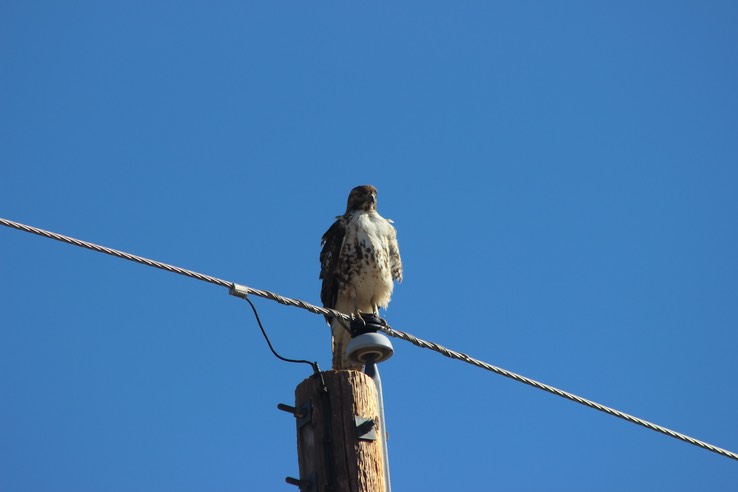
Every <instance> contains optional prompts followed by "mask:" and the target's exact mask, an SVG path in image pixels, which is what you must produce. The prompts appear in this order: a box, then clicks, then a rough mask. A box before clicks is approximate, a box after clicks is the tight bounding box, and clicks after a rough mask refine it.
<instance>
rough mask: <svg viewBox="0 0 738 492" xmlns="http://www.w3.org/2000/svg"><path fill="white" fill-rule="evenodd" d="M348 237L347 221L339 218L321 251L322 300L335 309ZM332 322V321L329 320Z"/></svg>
mask: <svg viewBox="0 0 738 492" xmlns="http://www.w3.org/2000/svg"><path fill="white" fill-rule="evenodd" d="M345 236H346V220H345V219H344V218H343V217H338V218H337V219H336V221H335V222H334V223H333V225H332V226H331V227H330V228H329V229H328V230H327V231H326V232H325V234H323V239H322V240H321V243H320V245H321V248H322V249H321V251H320V278H321V279H322V280H323V287H322V288H321V290H320V300H321V301H323V306H324V307H327V308H331V309H333V308H335V307H336V300H337V298H338V289H339V287H340V284H339V283H340V277H339V275H340V259H339V258H340V256H341V248H342V247H343V240H344V238H345ZM328 321H329V322H330V320H328Z"/></svg>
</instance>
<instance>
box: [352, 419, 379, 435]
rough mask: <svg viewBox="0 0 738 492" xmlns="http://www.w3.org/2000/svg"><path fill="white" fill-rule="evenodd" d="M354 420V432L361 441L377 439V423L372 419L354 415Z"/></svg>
mask: <svg viewBox="0 0 738 492" xmlns="http://www.w3.org/2000/svg"><path fill="white" fill-rule="evenodd" d="M354 422H356V432H357V433H358V435H359V439H361V440H362V441H376V440H377V430H376V429H377V423H376V422H375V421H374V419H368V418H366V417H358V416H355V417H354Z"/></svg>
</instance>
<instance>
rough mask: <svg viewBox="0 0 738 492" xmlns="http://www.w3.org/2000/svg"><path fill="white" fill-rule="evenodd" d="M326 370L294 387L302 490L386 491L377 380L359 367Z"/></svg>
mask: <svg viewBox="0 0 738 492" xmlns="http://www.w3.org/2000/svg"><path fill="white" fill-rule="evenodd" d="M321 376H322V378H321V377H319V376H317V375H315V376H311V377H310V378H308V379H306V380H305V381H303V382H302V383H300V385H299V386H297V388H296V390H295V407H296V408H297V409H298V411H299V412H300V415H301V416H298V418H297V419H296V420H297V455H298V461H299V465H300V480H301V483H302V485H300V490H301V491H308V490H311V491H313V492H314V491H320V492H322V491H333V492H344V491H345V492H381V491H384V490H385V483H384V465H383V462H384V461H383V460H384V458H383V452H382V441H381V440H380V439H381V437H380V432H382V431H381V430H380V428H379V426H378V424H379V423H380V421H379V407H378V405H377V392H376V388H375V385H374V382H373V381H372V379H371V378H370V377H369V376H367V375H366V374H363V373H361V372H359V371H325V372H322V373H321ZM321 379H322V380H321ZM323 382H325V389H326V390H327V391H324V388H323ZM356 417H359V419H358V420H357V418H356ZM357 423H358V427H357ZM372 431H374V432H372ZM310 481H312V482H313V485H312V489H309V488H308V487H309V486H308V485H307V483H308V482H310Z"/></svg>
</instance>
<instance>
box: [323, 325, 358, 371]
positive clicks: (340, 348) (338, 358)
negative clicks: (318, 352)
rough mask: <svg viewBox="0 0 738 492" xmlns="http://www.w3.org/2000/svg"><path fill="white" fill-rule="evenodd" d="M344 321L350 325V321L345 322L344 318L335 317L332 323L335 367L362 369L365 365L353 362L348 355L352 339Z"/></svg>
mask: <svg viewBox="0 0 738 492" xmlns="http://www.w3.org/2000/svg"><path fill="white" fill-rule="evenodd" d="M343 323H346V326H348V322H343V321H342V320H339V319H335V318H334V319H333V322H332V323H331V334H332V338H333V369H355V370H358V371H361V370H362V369H363V367H364V366H363V365H361V364H356V363H354V362H351V361H350V360H349V359H348V356H347V355H346V348H347V347H348V343H349V341H350V340H351V335H350V334H349V332H348V330H347V329H346V327H344V325H343Z"/></svg>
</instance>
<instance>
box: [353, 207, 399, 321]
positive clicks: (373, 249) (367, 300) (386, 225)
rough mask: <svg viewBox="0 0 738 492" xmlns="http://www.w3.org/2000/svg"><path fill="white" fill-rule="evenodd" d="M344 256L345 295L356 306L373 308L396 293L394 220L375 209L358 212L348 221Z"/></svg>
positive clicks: (383, 303) (387, 301)
mask: <svg viewBox="0 0 738 492" xmlns="http://www.w3.org/2000/svg"><path fill="white" fill-rule="evenodd" d="M341 249H342V251H341V258H342V259H343V260H344V261H343V262H342V263H343V264H342V265H341V270H342V273H343V274H344V275H345V277H344V280H345V282H343V283H342V284H343V285H342V289H341V292H339V297H341V298H342V299H341V300H343V301H344V302H347V301H350V302H351V303H352V304H354V306H352V307H354V308H356V309H359V310H361V311H363V312H373V311H375V310H376V308H377V307H387V304H388V303H389V301H390V297H391V295H392V289H393V286H394V285H393V282H392V261H393V256H395V255H396V254H397V253H395V252H396V251H397V239H396V233H395V229H394V227H393V226H392V224H391V223H390V222H389V221H388V220H387V219H385V218H383V217H382V216H381V215H379V214H378V213H376V212H374V211H370V212H356V213H354V214H353V215H352V216H351V217H350V218H349V220H348V223H347V224H346V235H345V237H344V241H343V246H342V248H341Z"/></svg>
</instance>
